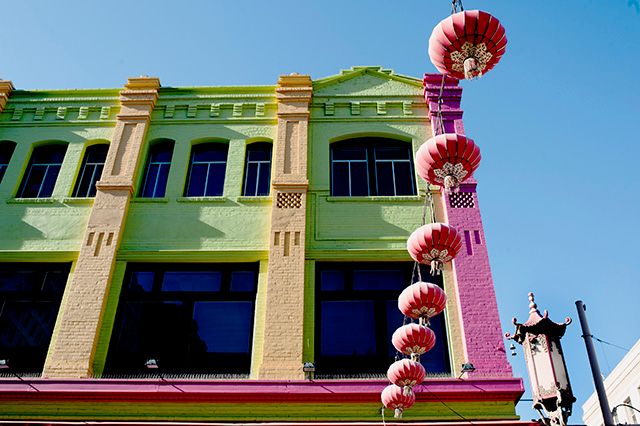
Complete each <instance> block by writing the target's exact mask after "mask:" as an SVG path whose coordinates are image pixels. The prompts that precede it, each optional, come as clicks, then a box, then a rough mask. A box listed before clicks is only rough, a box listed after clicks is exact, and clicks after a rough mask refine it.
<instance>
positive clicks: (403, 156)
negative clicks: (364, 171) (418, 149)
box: [375, 142, 409, 160]
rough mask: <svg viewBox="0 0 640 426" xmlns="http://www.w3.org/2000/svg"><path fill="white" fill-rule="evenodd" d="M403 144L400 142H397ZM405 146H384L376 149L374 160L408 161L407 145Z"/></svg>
mask: <svg viewBox="0 0 640 426" xmlns="http://www.w3.org/2000/svg"><path fill="white" fill-rule="evenodd" d="M398 143H400V144H403V143H402V142H398ZM404 145H407V146H406V147H405V146H384V147H376V148H375V155H376V160H408V159H409V144H404Z"/></svg>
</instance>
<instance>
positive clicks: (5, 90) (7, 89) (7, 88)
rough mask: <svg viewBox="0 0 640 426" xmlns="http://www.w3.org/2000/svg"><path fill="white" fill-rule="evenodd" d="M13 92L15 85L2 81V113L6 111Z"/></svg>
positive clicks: (0, 97)
mask: <svg viewBox="0 0 640 426" xmlns="http://www.w3.org/2000/svg"><path fill="white" fill-rule="evenodd" d="M12 91H13V83H11V81H10V80H0V112H2V111H3V110H4V107H5V105H6V104H7V101H8V100H9V96H10V95H11V92H12Z"/></svg>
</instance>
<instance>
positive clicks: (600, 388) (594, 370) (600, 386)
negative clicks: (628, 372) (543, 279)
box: [576, 300, 615, 426]
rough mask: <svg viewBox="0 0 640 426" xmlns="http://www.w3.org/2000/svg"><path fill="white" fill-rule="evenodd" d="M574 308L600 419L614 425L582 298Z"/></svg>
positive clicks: (606, 424) (606, 423)
mask: <svg viewBox="0 0 640 426" xmlns="http://www.w3.org/2000/svg"><path fill="white" fill-rule="evenodd" d="M576 308H577V309H578V318H580V326H581V327H582V337H583V338H584V345H585V346H586V347H587V355H589V365H590V366H591V374H592V375H593V383H594V384H595V385H596V393H597V394H598V401H599V402H600V410H601V411H602V419H603V421H604V424H605V426H614V425H615V423H614V422H613V415H612V414H611V408H609V400H608V399H607V394H606V392H605V390H604V382H603V380H602V373H600V365H598V358H597V357H596V350H595V348H594V347H593V340H591V339H592V337H593V335H592V334H591V331H590V330H589V324H588V323H587V315H586V314H585V311H586V310H587V306H586V305H585V304H584V303H582V300H576Z"/></svg>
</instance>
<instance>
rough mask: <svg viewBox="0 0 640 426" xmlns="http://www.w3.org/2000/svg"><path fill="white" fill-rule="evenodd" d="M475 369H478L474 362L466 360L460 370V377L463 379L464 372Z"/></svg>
mask: <svg viewBox="0 0 640 426" xmlns="http://www.w3.org/2000/svg"><path fill="white" fill-rule="evenodd" d="M474 371H476V368H475V367H474V366H473V364H471V363H470V362H465V363H464V364H462V369H461V370H460V375H459V376H458V379H461V378H462V375H463V374H464V373H472V372H474Z"/></svg>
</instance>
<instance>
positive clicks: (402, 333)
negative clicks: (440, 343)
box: [391, 323, 436, 361]
mask: <svg viewBox="0 0 640 426" xmlns="http://www.w3.org/2000/svg"><path fill="white" fill-rule="evenodd" d="M391 343H393V347H394V348H396V349H397V350H398V352H400V353H403V354H405V355H411V359H412V360H414V361H418V360H419V359H420V355H422V354H424V353H426V352H429V351H430V350H431V349H432V348H433V347H434V346H435V344H436V335H435V333H434V332H433V331H432V330H431V329H430V328H428V327H425V326H422V325H418V324H414V323H411V324H407V325H403V326H402V327H400V328H398V329H397V330H396V331H395V332H394V333H393V336H391Z"/></svg>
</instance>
